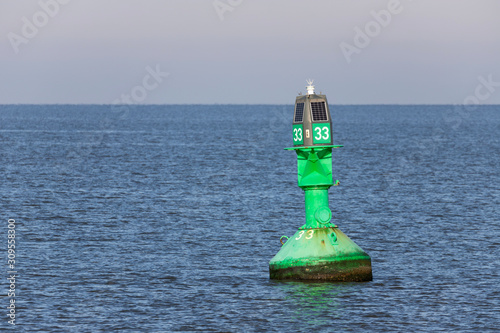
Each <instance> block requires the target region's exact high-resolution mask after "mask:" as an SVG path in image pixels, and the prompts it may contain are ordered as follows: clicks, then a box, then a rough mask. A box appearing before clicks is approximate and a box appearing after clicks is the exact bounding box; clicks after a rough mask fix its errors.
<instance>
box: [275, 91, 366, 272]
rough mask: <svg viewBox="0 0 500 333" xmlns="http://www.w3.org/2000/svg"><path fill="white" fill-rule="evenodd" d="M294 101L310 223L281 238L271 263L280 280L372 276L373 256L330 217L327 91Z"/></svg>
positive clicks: (296, 146) (296, 141)
mask: <svg viewBox="0 0 500 333" xmlns="http://www.w3.org/2000/svg"><path fill="white" fill-rule="evenodd" d="M308 84H309V85H308V86H307V95H299V96H297V98H296V100H295V112H294V116H293V127H292V130H293V147H292V148H286V149H287V150H295V152H296V153H297V169H298V185H299V187H300V188H302V189H303V190H304V192H305V208H306V223H305V224H304V225H303V226H302V227H300V228H299V230H297V232H296V233H295V235H293V236H292V237H290V238H289V239H288V240H287V241H286V242H284V243H283V238H288V237H286V236H283V237H281V239H280V241H281V242H282V244H283V245H282V247H281V250H280V251H279V252H278V253H277V254H276V255H275V256H274V258H273V259H271V261H270V262H269V274H270V277H271V279H276V280H329V281H371V280H372V268H371V258H370V256H369V255H368V254H367V253H366V252H364V251H363V250H362V249H361V248H360V247H359V246H358V245H356V243H354V242H353V241H352V240H351V239H350V238H349V237H347V236H346V235H345V234H344V233H343V232H342V231H340V230H339V228H338V227H337V226H336V225H335V224H333V223H332V222H331V220H332V212H331V210H330V208H329V205H328V189H329V188H330V187H331V186H334V185H338V184H339V181H338V180H337V181H336V182H335V183H334V182H333V178H332V150H333V148H340V147H342V146H339V145H333V139H332V121H331V116H330V111H329V108H328V102H327V99H326V96H325V95H317V94H315V93H314V86H313V85H312V81H308Z"/></svg>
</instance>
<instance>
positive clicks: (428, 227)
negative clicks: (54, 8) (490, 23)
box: [0, 105, 500, 332]
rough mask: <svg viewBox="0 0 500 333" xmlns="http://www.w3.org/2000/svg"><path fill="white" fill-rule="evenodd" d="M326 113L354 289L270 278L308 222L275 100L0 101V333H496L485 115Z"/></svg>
mask: <svg viewBox="0 0 500 333" xmlns="http://www.w3.org/2000/svg"><path fill="white" fill-rule="evenodd" d="M330 110H331V114H332V119H333V137H334V144H340V145H344V147H343V148H341V149H335V150H334V153H333V169H334V175H333V177H334V179H338V180H340V186H336V187H332V188H331V189H330V191H329V193H330V197H329V200H330V208H331V209H332V212H333V221H332V222H333V223H335V224H337V225H338V226H339V228H340V230H342V231H343V232H344V233H345V234H347V235H348V236H349V237H350V238H351V239H352V240H353V241H355V242H356V243H357V244H358V245H359V246H360V247H361V248H363V250H365V251H366V252H367V253H368V254H369V255H370V256H371V258H372V269H373V281H371V282H363V283H332V282H321V283H319V282H318V283H312V282H280V281H274V280H270V279H269V266H268V263H269V260H270V259H271V258H272V257H273V256H274V255H275V254H276V253H277V252H278V251H279V249H280V246H281V244H280V241H279V239H280V237H281V236H282V235H286V236H292V235H293V234H294V233H295V231H296V230H297V228H299V227H300V226H301V225H303V224H304V221H305V213H304V193H303V191H302V190H301V189H300V188H299V187H297V164H296V154H295V153H294V152H293V151H286V150H284V148H286V147H290V146H291V145H292V127H291V126H292V117H293V106H292V105H148V106H139V105H128V106H122V107H116V106H115V107H111V106H109V105H3V106H0V138H1V149H0V158H1V163H0V168H1V170H0V177H1V182H0V186H1V197H0V198H1V205H0V208H1V214H2V224H3V227H2V228H1V230H2V231H1V232H0V243H1V244H3V245H2V247H1V249H2V256H0V258H2V270H1V271H2V273H1V274H2V276H0V281H3V282H2V286H1V289H2V290H3V291H2V293H1V295H2V297H1V298H0V300H1V304H0V305H1V306H0V318H2V320H1V322H0V330H7V329H12V330H13V331H19V332H345V331H351V332H367V331H372V332H387V331H391V332H498V329H499V327H500V268H499V267H500V260H499V256H500V251H499V248H500V106H494V105H493V106H478V107H475V108H471V107H470V106H469V108H468V109H466V108H464V107H463V106H453V105H332V106H331V107H330ZM9 220H11V221H12V220H14V221H15V241H16V242H15V245H16V247H15V267H9V266H8V260H9V258H10V257H9V252H8V249H7V244H8V239H9V238H8V235H9V233H8V230H9V229H8V221H9ZM12 268H14V269H15V271H16V274H15V275H16V276H15V278H16V279H15V306H16V307H15V321H14V323H15V325H13V324H12V323H9V320H10V317H9V316H8V314H9V311H10V310H9V309H8V306H9V304H10V303H9V302H10V300H12V299H14V297H9V295H8V290H9V281H8V280H7V279H8V278H9V276H10V275H9V271H11V270H12Z"/></svg>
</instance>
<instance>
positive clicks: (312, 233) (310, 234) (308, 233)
mask: <svg viewBox="0 0 500 333" xmlns="http://www.w3.org/2000/svg"><path fill="white" fill-rule="evenodd" d="M304 233H305V231H304V230H301V231H300V232H299V235H298V236H297V237H295V240H299V239H301V238H302V236H303V235H304ZM313 235H314V230H312V229H310V230H307V236H306V239H311V238H312V237H313Z"/></svg>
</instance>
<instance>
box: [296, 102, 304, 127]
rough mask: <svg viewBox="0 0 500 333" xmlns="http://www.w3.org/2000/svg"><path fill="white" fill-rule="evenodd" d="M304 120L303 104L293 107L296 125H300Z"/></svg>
mask: <svg viewBox="0 0 500 333" xmlns="http://www.w3.org/2000/svg"><path fill="white" fill-rule="evenodd" d="M302 120H304V103H297V105H296V106H295V120H294V122H296V123H301V122H302Z"/></svg>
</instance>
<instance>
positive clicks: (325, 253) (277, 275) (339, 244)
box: [269, 227, 372, 282]
mask: <svg viewBox="0 0 500 333" xmlns="http://www.w3.org/2000/svg"><path fill="white" fill-rule="evenodd" d="M269 276H270V278H271V279H275V280H316V281H319V280H323V281H344V282H349V281H351V282H361V281H371V280H372V266H371V258H370V256H369V255H368V254H366V253H365V252H364V251H363V250H362V249H361V248H360V247H359V246H358V245H357V244H356V243H354V242H353V241H352V240H351V239H350V238H349V237H347V236H346V235H345V234H344V233H343V232H342V231H340V230H339V229H338V228H336V227H327V228H314V229H306V230H300V229H299V230H298V231H297V232H296V233H295V235H294V236H293V237H291V238H290V239H289V240H288V241H287V242H286V243H285V244H284V245H283V246H282V248H281V250H280V251H279V252H278V254H276V256H274V258H273V259H272V260H271V261H270V262H269Z"/></svg>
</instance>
